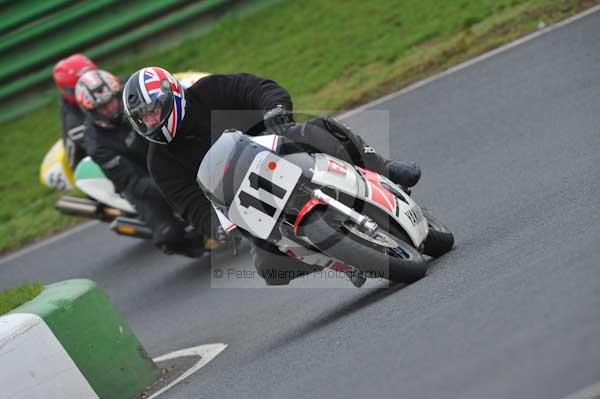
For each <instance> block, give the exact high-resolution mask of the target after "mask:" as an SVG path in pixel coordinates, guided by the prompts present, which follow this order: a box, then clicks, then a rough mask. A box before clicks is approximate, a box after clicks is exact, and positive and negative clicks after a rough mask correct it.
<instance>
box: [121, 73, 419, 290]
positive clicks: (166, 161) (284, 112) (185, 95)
mask: <svg viewBox="0 0 600 399" xmlns="http://www.w3.org/2000/svg"><path fill="white" fill-rule="evenodd" d="M123 102H124V105H125V111H126V113H127V115H128V117H129V120H130V122H131V124H132V126H133V127H134V128H135V129H136V131H137V132H138V133H139V134H141V135H142V136H143V137H145V138H147V139H148V140H150V141H151V142H152V144H150V148H149V152H148V170H149V171H150V174H151V175H152V177H153V178H154V180H155V182H156V184H157V185H158V187H159V188H160V190H161V191H162V192H163V194H164V196H165V198H166V199H167V200H168V201H169V203H171V205H172V206H173V207H174V209H175V210H176V211H177V212H178V213H179V214H180V215H181V216H182V217H183V218H184V219H185V220H186V221H188V222H189V223H190V224H192V225H194V226H195V227H196V228H197V229H199V230H200V231H204V232H207V234H208V232H210V231H211V222H212V223H213V224H214V220H213V218H212V217H211V214H212V212H211V206H210V203H209V201H208V200H207V199H206V198H205V196H204V194H203V192H202V190H201V189H200V187H199V186H198V184H197V182H196V174H197V172H198V168H199V166H200V163H201V161H202V158H203V157H204V155H205V154H206V152H207V151H208V150H209V148H210V147H211V145H212V144H213V143H214V142H215V141H216V139H217V138H218V137H219V135H220V134H221V133H222V132H223V131H224V130H226V129H237V130H240V131H242V132H244V133H246V134H249V135H259V134H262V133H263V132H264V131H265V128H266V130H267V133H268V134H279V135H284V136H286V137H287V138H289V139H291V140H293V141H295V142H299V143H302V144H306V145H308V146H310V147H311V148H316V149H318V150H319V151H320V152H325V153H328V154H330V155H332V156H335V157H338V158H340V159H344V160H346V161H348V162H352V163H354V164H357V165H358V166H363V167H365V168H366V169H369V170H372V171H374V172H378V173H381V174H383V175H386V176H388V177H389V178H390V179H391V180H392V181H394V182H396V183H398V184H401V185H403V186H405V187H410V186H413V185H415V184H416V183H417V181H418V180H419V177H420V170H419V168H418V166H417V165H416V164H414V163H404V162H398V161H388V160H386V159H384V158H383V157H381V156H380V155H378V154H377V153H376V152H375V151H374V150H373V149H372V148H371V147H369V146H368V145H367V144H366V143H365V142H364V141H363V140H362V139H361V138H360V137H359V136H358V135H356V134H354V133H353V132H352V131H351V130H350V129H349V128H348V127H347V126H345V125H344V124H342V123H341V122H339V121H337V120H336V119H334V118H316V119H313V120H311V121H308V122H305V123H303V124H300V125H297V126H294V127H291V128H290V126H292V125H293V124H294V120H293V117H292V108H293V107H292V101H291V98H290V96H289V94H288V93H287V91H286V90H285V89H284V88H282V87H281V86H279V85H278V84H277V83H275V82H274V81H272V80H269V79H264V78H261V77H258V76H255V75H251V74H247V73H238V74H229V75H210V76H207V77H204V78H201V79H200V80H198V81H197V82H196V83H195V84H193V85H192V86H190V87H189V88H188V89H184V88H183V87H182V86H181V84H180V83H179V82H178V81H177V80H176V79H175V78H173V76H172V75H171V74H170V73H169V72H168V71H166V70H164V69H162V68H158V67H148V68H143V69H141V70H139V71H137V72H135V73H134V74H133V75H132V76H131V77H130V79H129V80H128V81H127V84H126V85H125V88H124V90H123ZM245 236H246V237H247V238H249V240H250V241H251V255H252V258H253V261H254V265H255V267H256V269H257V271H258V273H259V275H261V276H262V277H263V278H265V280H266V282H267V284H269V285H280V284H288V283H289V282H290V280H291V279H292V278H294V277H298V276H302V275H306V274H307V273H310V272H312V271H316V270H320V268H319V267H317V266H312V265H308V264H305V263H302V262H300V261H299V260H296V259H294V258H291V257H288V256H286V255H284V254H282V253H281V252H280V251H279V250H278V249H277V248H276V247H275V246H274V245H272V244H270V243H267V242H265V241H262V240H260V239H256V238H254V237H251V236H250V237H248V235H245ZM274 269H275V270H277V271H281V273H273V270H274Z"/></svg>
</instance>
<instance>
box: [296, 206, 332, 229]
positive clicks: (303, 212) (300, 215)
mask: <svg viewBox="0 0 600 399" xmlns="http://www.w3.org/2000/svg"><path fill="white" fill-rule="evenodd" d="M317 205H327V204H326V203H325V202H324V201H322V200H320V199H318V198H311V199H309V200H308V201H306V204H304V206H303V207H302V209H300V212H298V216H296V220H295V221H294V234H295V235H298V228H299V227H300V222H301V221H302V219H304V217H305V216H306V215H307V214H308V213H309V212H310V211H312V209H313V208H314V207H315V206H317Z"/></svg>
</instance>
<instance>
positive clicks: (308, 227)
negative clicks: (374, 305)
mask: <svg viewBox="0 0 600 399" xmlns="http://www.w3.org/2000/svg"><path fill="white" fill-rule="evenodd" d="M326 209H327V208H325V207H320V208H317V209H315V210H314V211H313V212H311V213H310V214H308V215H307V216H306V217H305V218H304V220H303V223H302V226H301V230H300V235H303V236H305V237H306V238H308V239H309V240H310V242H311V243H312V244H313V245H314V246H316V247H317V248H318V249H319V250H320V251H321V252H323V253H325V254H327V255H329V256H331V257H333V258H335V259H338V260H339V261H341V262H344V263H346V264H348V265H352V266H354V267H356V268H357V269H359V270H360V271H362V272H365V273H367V274H368V275H370V276H371V277H383V278H386V279H388V280H391V281H396V282H401V283H412V282H414V281H416V280H418V279H420V278H422V277H423V276H425V273H426V272H427V265H426V263H425V258H423V256H422V255H421V253H419V251H417V250H416V249H415V248H414V247H413V246H412V245H410V244H409V243H408V242H406V241H404V240H402V239H400V238H397V237H395V236H393V235H391V234H390V233H388V232H387V231H384V230H383V229H381V227H380V228H379V230H378V231H377V233H376V235H375V237H369V236H366V235H365V234H363V233H361V232H360V230H358V228H356V226H355V225H353V224H352V223H351V222H349V221H348V220H347V219H346V217H345V216H343V215H341V214H338V213H337V212H326Z"/></svg>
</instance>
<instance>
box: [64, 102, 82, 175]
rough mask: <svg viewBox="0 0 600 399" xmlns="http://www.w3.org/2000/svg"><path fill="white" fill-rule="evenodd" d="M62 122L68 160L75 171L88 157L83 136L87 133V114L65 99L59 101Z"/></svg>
mask: <svg viewBox="0 0 600 399" xmlns="http://www.w3.org/2000/svg"><path fill="white" fill-rule="evenodd" d="M58 106H59V109H60V122H61V125H62V140H63V146H64V148H65V152H66V154H67V160H68V162H69V165H70V166H71V168H73V169H75V167H76V166H77V164H78V163H79V161H81V160H82V159H83V158H84V157H85V156H86V155H87V153H86V150H85V144H84V139H83V135H84V133H85V114H84V113H83V111H81V109H80V108H79V106H78V105H77V104H71V103H69V102H67V101H65V99H64V98H63V97H60V99H59V101H58Z"/></svg>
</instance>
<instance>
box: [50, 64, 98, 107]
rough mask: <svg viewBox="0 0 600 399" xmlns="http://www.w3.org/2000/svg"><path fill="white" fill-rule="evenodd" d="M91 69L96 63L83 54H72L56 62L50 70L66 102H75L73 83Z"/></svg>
mask: <svg viewBox="0 0 600 399" xmlns="http://www.w3.org/2000/svg"><path fill="white" fill-rule="evenodd" d="M93 69H97V67H96V64H94V63H93V62H92V60H90V59H89V58H87V57H86V56H85V55H83V54H73V55H71V56H69V57H67V58H64V59H62V60H60V61H58V62H57V63H56V65H55V66H54V69H53V70H52V78H53V79H54V83H56V87H57V88H58V90H59V91H60V92H61V94H62V96H63V97H64V99H65V100H66V101H67V102H68V103H71V104H75V103H76V99H75V84H76V83H77V79H79V77H80V76H81V75H83V74H84V73H85V72H87V71H90V70H93Z"/></svg>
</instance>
